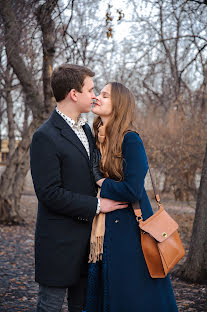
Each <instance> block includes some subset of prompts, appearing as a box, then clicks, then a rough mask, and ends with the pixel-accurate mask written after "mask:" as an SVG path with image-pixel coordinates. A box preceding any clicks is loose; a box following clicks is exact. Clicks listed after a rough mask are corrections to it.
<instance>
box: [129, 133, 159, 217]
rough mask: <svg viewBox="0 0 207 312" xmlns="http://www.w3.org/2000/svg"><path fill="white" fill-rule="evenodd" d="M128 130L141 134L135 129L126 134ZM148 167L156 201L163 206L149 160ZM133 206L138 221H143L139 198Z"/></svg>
mask: <svg viewBox="0 0 207 312" xmlns="http://www.w3.org/2000/svg"><path fill="white" fill-rule="evenodd" d="M128 132H135V133H137V134H138V135H139V133H138V132H136V131H134V130H127V131H126V132H125V134H126V133H128ZM148 169H149V174H150V179H151V182H152V188H153V191H154V195H155V200H156V202H157V204H158V207H160V206H161V201H160V196H159V194H158V192H157V188H156V186H155V182H154V179H153V177H152V172H151V169H150V166H149V162H148ZM132 207H133V209H134V213H135V215H136V219H137V221H138V222H139V221H141V220H142V211H141V208H140V203H139V200H138V201H137V202H136V203H133V204H132Z"/></svg>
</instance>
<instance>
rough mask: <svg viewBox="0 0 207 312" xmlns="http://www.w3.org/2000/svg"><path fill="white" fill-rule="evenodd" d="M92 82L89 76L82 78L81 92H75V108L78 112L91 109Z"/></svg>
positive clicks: (92, 96) (85, 111)
mask: <svg viewBox="0 0 207 312" xmlns="http://www.w3.org/2000/svg"><path fill="white" fill-rule="evenodd" d="M93 89H94V83H93V80H92V79H91V77H89V76H87V77H86V78H85V79H84V84H83V88H82V92H81V93H80V92H77V93H76V94H77V99H78V101H77V108H78V111H79V112H80V113H88V112H90V110H91V107H92V104H93V99H94V98H95V94H94V91H93Z"/></svg>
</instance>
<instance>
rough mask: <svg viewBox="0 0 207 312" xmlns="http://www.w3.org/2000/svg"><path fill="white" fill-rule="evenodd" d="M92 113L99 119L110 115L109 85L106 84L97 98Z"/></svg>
mask: <svg viewBox="0 0 207 312" xmlns="http://www.w3.org/2000/svg"><path fill="white" fill-rule="evenodd" d="M92 112H93V113H94V114H96V115H98V116H100V117H109V116H110V115H111V113H112V103H111V85H110V84H107V85H106V86H105V87H104V88H103V89H102V90H101V93H100V94H99V96H97V100H96V103H95V105H94V107H93V109H92Z"/></svg>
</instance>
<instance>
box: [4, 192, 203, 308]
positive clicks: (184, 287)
mask: <svg viewBox="0 0 207 312" xmlns="http://www.w3.org/2000/svg"><path fill="white" fill-rule="evenodd" d="M24 194H25V195H23V196H22V215H23V216H24V217H25V220H26V224H25V225H24V226H10V227H9V226H2V225H0V311H1V312H15V311H16V312H17V311H18V312H20V311H27V312H34V311H35V306H36V299H37V284H36V283H35V282H34V250H33V249H34V248H33V247H34V226H35V218H36V207H37V201H36V197H35V196H34V195H33V192H32V191H31V190H30V191H28V190H26V191H25V192H24ZM164 205H165V208H166V209H167V210H169V211H170V213H171V215H172V216H173V217H174V218H175V219H176V220H177V222H178V223H179V224H180V233H182V235H181V236H182V240H183V242H184V246H185V248H186V251H188V247H189V242H190V234H191V230H192V223H193V218H194V210H195V209H194V207H195V203H193V204H192V206H189V205H187V204H183V203H178V202H176V205H175V202H174V201H173V200H168V201H166V200H165V201H164ZM184 261H185V259H183V260H182V262H181V264H182V263H183V262H184ZM172 284H173V288H174V292H175V296H176V300H177V304H178V308H179V311H180V312H182V311H188V312H190V311H196V312H204V311H207V285H200V284H192V283H186V282H184V281H182V280H180V279H178V278H177V277H174V276H172ZM62 311H64V312H66V311H67V309H66V305H65V306H64V307H63V310H62ZM126 312H127V311H126Z"/></svg>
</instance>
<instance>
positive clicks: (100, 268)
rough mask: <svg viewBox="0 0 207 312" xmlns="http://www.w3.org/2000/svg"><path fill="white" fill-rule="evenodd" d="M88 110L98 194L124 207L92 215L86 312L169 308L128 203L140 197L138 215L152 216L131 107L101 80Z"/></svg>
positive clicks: (171, 302) (123, 94) (118, 89)
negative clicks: (98, 154) (97, 157)
mask: <svg viewBox="0 0 207 312" xmlns="http://www.w3.org/2000/svg"><path fill="white" fill-rule="evenodd" d="M93 112H94V113H95V114H96V115H98V117H97V119H96V120H95V122H94V131H95V138H96V140H97V141H96V142H97V146H98V148H99V149H100V151H101V172H102V173H103V174H104V176H105V178H103V179H100V180H98V181H97V184H98V185H99V186H100V187H101V191H100V197H105V198H110V199H113V200H118V201H123V202H128V203H129V207H128V208H125V209H120V210H116V211H113V212H110V213H108V214H106V215H105V214H100V215H98V216H96V217H95V219H94V222H93V227H92V234H91V251H90V257H89V260H90V262H91V263H90V265H89V277H88V293H87V300H86V301H87V302H86V311H87V312H152V311H155V312H175V311H177V306H176V302H175V298H174V294H173V291H172V287H171V283H170V279H169V277H166V278H165V279H152V278H151V277H150V275H149V272H148V269H147V266H146V263H145V260H144V256H143V253H142V249H141V243H140V232H139V228H138V224H137V221H136V219H135V215H134V211H133V209H132V206H131V203H133V202H136V201H137V200H139V201H140V207H141V209H142V215H143V219H147V218H148V217H149V216H151V215H152V208H151V205H150V202H149V200H148V197H147V194H146V191H145V188H144V179H145V176H146V173H147V170H148V164H147V157H146V154H145V150H144V146H143V143H142V141H141V139H140V137H139V135H138V134H137V133H136V132H135V131H133V130H135V127H134V122H135V121H136V120H135V117H136V106H135V102H134V97H133V95H132V93H131V92H130V91H129V90H128V89H127V88H126V87H125V86H123V85H122V84H120V83H117V82H112V83H109V84H107V85H106V86H105V87H104V88H103V89H102V91H101V93H100V95H99V96H98V97H97V102H96V104H95V106H94V108H93Z"/></svg>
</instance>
